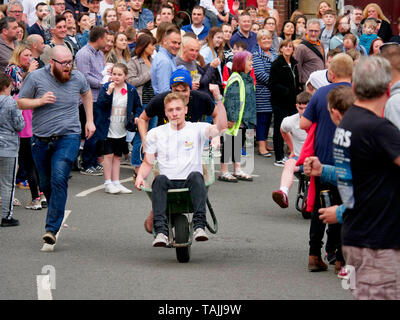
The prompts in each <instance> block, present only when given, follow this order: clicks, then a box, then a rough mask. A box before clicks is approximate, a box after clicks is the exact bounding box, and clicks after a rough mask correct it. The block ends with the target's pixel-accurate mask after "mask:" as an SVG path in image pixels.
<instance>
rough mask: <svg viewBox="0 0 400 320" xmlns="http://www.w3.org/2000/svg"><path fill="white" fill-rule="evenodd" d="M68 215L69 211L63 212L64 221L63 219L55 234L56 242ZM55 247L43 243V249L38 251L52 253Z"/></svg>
mask: <svg viewBox="0 0 400 320" xmlns="http://www.w3.org/2000/svg"><path fill="white" fill-rule="evenodd" d="M70 213H71V210H65V213H64V219H63V221H62V223H61V228H60V230H58V232H57V234H56V240H58V238H59V237H60V232H61V229H62V226H63V225H64V223H65V221H67V218H68V216H69V214H70ZM56 243H57V242H56ZM55 246H56V245H55V244H53V245H51V244H48V243H44V244H43V247H42V249H40V251H43V252H53V251H54V247H55Z"/></svg>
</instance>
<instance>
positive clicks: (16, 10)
mask: <svg viewBox="0 0 400 320" xmlns="http://www.w3.org/2000/svg"><path fill="white" fill-rule="evenodd" d="M23 13H24V7H23V6H22V3H21V2H20V1H18V0H13V1H11V2H9V3H8V5H7V10H6V15H7V17H13V18H15V20H17V22H24V21H23V18H24V15H23Z"/></svg>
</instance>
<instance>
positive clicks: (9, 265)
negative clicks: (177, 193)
mask: <svg viewBox="0 0 400 320" xmlns="http://www.w3.org/2000/svg"><path fill="white" fill-rule="evenodd" d="M246 160H247V162H248V163H251V162H252V160H251V157H250V158H247V159H246ZM254 161H255V166H254V167H255V169H254V171H253V174H254V175H255V177H254V181H253V182H239V183H237V184H232V183H225V182H220V181H216V182H215V183H214V184H213V185H212V186H211V187H210V189H209V199H210V201H211V203H212V205H213V207H214V210H215V212H216V215H217V218H218V221H219V232H218V233H217V234H216V235H210V240H209V241H208V242H204V243H194V244H193V246H192V248H191V260H190V262H189V263H178V262H177V260H176V256H175V251H174V249H165V248H153V247H152V246H151V244H152V241H153V238H152V236H151V235H149V234H148V233H146V232H145V230H144V228H143V222H144V219H145V218H146V217H147V214H148V212H149V210H150V208H151V203H150V201H149V199H148V197H147V195H146V194H145V193H144V192H139V191H136V190H135V191H134V192H133V194H131V195H109V194H106V193H104V189H100V190H97V191H93V192H90V190H89V192H88V194H87V195H86V196H83V197H77V195H78V194H79V193H81V192H83V191H87V190H88V189H91V188H93V187H97V186H101V185H102V184H103V177H101V176H100V177H88V176H83V175H80V174H79V172H73V173H72V178H71V180H70V185H69V192H68V193H69V196H68V202H67V208H66V210H70V214H69V216H68V218H67V220H66V222H65V224H66V225H64V227H63V228H62V230H61V232H60V235H59V239H58V241H57V244H56V246H55V250H54V251H53V252H42V251H41V248H42V242H41V237H42V235H43V233H44V224H45V213H46V211H45V210H41V211H30V210H26V209H24V208H21V207H16V208H15V214H14V216H15V217H16V218H17V219H19V220H20V223H21V225H20V226H19V227H14V228H0V243H1V245H0V268H1V270H2V271H1V272H0V299H23V300H24V299H32V300H36V299H38V298H43V292H42V291H41V289H40V288H41V285H40V284H39V285H38V282H37V280H38V279H39V277H38V276H40V275H43V274H47V273H48V271H47V270H50V269H51V270H52V271H51V272H50V274H49V275H50V276H51V279H53V280H52V282H51V283H52V286H53V287H52V288H51V290H50V291H49V290H48V289H49V288H48V287H46V288H45V289H47V291H46V292H47V293H49V292H50V293H51V297H50V298H52V299H53V300H65V299H73V300H75V299H90V300H91V299H111V300H113V299H123V300H124V299H146V300H147V299H149V300H152V299H161V300H164V299H165V300H171V299H174V300H175V299H196V300H197V299H199V300H203V299H207V300H208V299H212V300H213V299H228V300H231V299H232V300H243V299H244V300H247V299H252V300H259V299H262V300H264V299H266V300H268V299H306V300H314V299H335V300H336V299H351V294H350V292H349V291H347V290H344V289H343V288H342V286H341V281H340V280H339V279H338V278H337V276H336V275H335V274H334V272H333V266H330V267H329V270H328V271H327V272H320V273H310V272H308V271H307V262H308V231H309V220H304V219H303V218H302V217H301V215H300V214H299V213H298V212H297V211H296V209H295V208H294V199H295V194H296V190H297V183H295V184H294V187H293V188H292V190H291V192H290V195H289V199H290V202H291V203H290V207H289V209H285V210H284V209H281V208H279V207H278V206H277V205H276V204H275V203H274V202H273V201H272V198H271V192H272V191H273V190H274V189H276V188H278V187H279V179H280V173H281V168H278V167H275V166H274V165H273V158H270V159H267V158H263V157H261V156H258V155H256V156H255V158H254ZM249 167H251V165H250V166H249ZM218 168H219V167H218V166H216V169H217V170H218ZM131 175H132V169H130V168H129V167H124V168H122V169H121V180H123V179H129V178H130V177H131ZM124 185H125V186H126V187H129V188H133V184H132V182H131V181H128V182H126V183H124ZM29 195H30V192H29V190H20V189H17V192H16V197H17V198H18V199H19V200H21V201H22V202H23V203H24V204H25V203H27V202H28V200H29ZM46 266H47V267H46ZM43 268H44V269H43ZM46 268H47V269H46ZM53 275H54V277H53ZM38 288H39V289H38ZM45 297H46V295H45ZM47 297H48V296H47Z"/></svg>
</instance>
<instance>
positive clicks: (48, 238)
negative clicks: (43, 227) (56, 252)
mask: <svg viewBox="0 0 400 320" xmlns="http://www.w3.org/2000/svg"><path fill="white" fill-rule="evenodd" d="M43 242H44V243H47V244H50V245H53V244H55V243H56V236H55V234H54V233H53V232H51V231H47V232H46V233H45V234H44V236H43Z"/></svg>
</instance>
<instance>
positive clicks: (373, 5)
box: [363, 2, 390, 23]
mask: <svg viewBox="0 0 400 320" xmlns="http://www.w3.org/2000/svg"><path fill="white" fill-rule="evenodd" d="M371 7H375V9H376V11H377V12H378V18H379V19H381V20H385V21H386V22H387V23H390V21H389V19H388V18H386V17H385V15H384V14H383V12H382V9H381V7H380V6H379V5H378V4H376V3H374V2H373V3H369V4H368V5H367V6H366V7H365V8H364V11H363V17H364V19H366V18H368V10H369V8H371Z"/></svg>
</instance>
